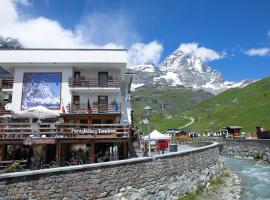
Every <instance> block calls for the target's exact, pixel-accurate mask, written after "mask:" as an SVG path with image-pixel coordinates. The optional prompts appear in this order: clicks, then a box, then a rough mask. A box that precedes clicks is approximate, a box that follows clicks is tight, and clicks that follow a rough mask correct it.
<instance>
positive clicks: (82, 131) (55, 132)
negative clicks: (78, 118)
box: [0, 123, 130, 145]
mask: <svg viewBox="0 0 270 200" xmlns="http://www.w3.org/2000/svg"><path fill="white" fill-rule="evenodd" d="M129 137H130V126H129V125H123V124H74V123H72V124H71V123H70V124H68V123H61V124H60V123H40V124H37V123H32V124H30V123H0V143H1V142H3V141H4V140H11V141H12V140H18V139H23V143H24V144H26V145H29V144H28V143H30V142H31V140H33V141H32V142H39V143H40V144H41V143H46V142H49V143H51V142H52V141H53V140H52V139H61V138H66V139H68V138H70V139H76V138H77V139H78V138H100V139H102V138H107V139H108V138H129ZM25 139H28V140H25Z"/></svg>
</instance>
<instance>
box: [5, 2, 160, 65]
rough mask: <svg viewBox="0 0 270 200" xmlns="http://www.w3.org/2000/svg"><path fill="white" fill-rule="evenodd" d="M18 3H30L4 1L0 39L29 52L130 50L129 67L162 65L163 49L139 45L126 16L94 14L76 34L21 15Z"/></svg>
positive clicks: (154, 44)
mask: <svg viewBox="0 0 270 200" xmlns="http://www.w3.org/2000/svg"><path fill="white" fill-rule="evenodd" d="M17 3H21V4H23V5H30V2H29V1H28V0H0V27H2V28H1V29H0V36H3V37H13V38H16V39H18V40H19V41H20V43H21V44H22V46H23V47H27V48H127V49H130V50H129V64H130V65H134V64H141V63H144V62H147V61H152V62H154V63H155V64H156V63H158V61H159V59H160V55H161V53H162V50H163V47H162V45H161V44H159V43H158V42H157V41H152V42H149V43H148V44H145V43H137V42H136V41H138V40H139V39H140V37H139V35H138V34H137V32H136V31H135V30H134V28H133V27H132V26H131V23H130V20H128V16H125V14H123V13H120V12H119V13H118V14H115V12H114V13H113V15H112V16H110V14H108V13H107V14H102V13H94V14H91V15H88V16H86V17H84V19H83V20H82V21H81V23H80V24H78V25H77V26H76V28H75V30H69V29H66V28H64V27H63V26H62V25H61V24H60V23H59V22H58V21H56V20H52V19H48V18H45V17H42V16H40V17H36V18H33V17H32V18H31V17H30V18H29V16H28V17H26V16H23V13H22V12H19V11H18V8H17V7H16V5H17Z"/></svg>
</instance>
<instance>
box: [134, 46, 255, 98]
mask: <svg viewBox="0 0 270 200" xmlns="http://www.w3.org/2000/svg"><path fill="white" fill-rule="evenodd" d="M131 70H132V72H133V73H134V78H133V83H134V84H136V85H139V86H142V85H156V86H160V87H187V88H192V89H203V90H206V91H208V92H211V93H214V94H217V93H219V92H222V91H224V90H226V89H228V88H231V87H243V86H245V85H247V84H249V83H250V81H241V82H237V83H233V82H225V80H224V77H223V75H222V74H221V73H220V72H219V71H217V70H216V69H214V68H211V67H210V66H208V65H207V64H206V63H205V62H203V60H202V59H201V58H199V57H197V56H195V55H193V54H185V53H184V52H183V51H181V50H180V49H177V50H175V51H174V52H173V53H172V54H170V55H169V56H168V57H166V58H165V59H164V60H163V62H161V63H160V65H159V66H155V65H154V64H152V63H145V64H142V65H137V66H134V67H132V68H131Z"/></svg>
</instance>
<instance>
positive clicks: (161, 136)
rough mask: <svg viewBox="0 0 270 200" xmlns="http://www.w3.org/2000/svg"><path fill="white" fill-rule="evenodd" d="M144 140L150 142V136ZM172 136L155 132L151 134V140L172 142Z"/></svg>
mask: <svg viewBox="0 0 270 200" xmlns="http://www.w3.org/2000/svg"><path fill="white" fill-rule="evenodd" d="M143 139H144V140H148V135H146V136H144V137H143ZM170 139H171V136H169V135H167V134H161V133H160V132H158V131H157V130H154V131H152V132H151V133H150V140H170Z"/></svg>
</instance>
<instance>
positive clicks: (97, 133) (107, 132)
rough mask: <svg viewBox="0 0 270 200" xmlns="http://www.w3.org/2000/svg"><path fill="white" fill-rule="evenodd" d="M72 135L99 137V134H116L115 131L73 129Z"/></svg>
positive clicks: (107, 129)
mask: <svg viewBox="0 0 270 200" xmlns="http://www.w3.org/2000/svg"><path fill="white" fill-rule="evenodd" d="M71 132H72V133H75V134H79V135H88V134H92V135H99V134H104V135H105V134H113V133H115V132H116V130H115V129H109V128H106V129H101V128H99V129H91V128H72V129H71Z"/></svg>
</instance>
